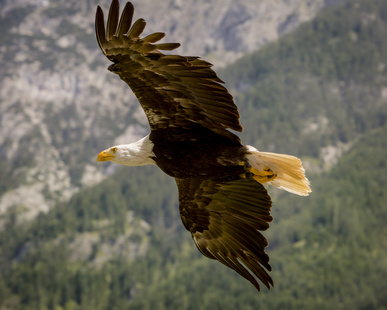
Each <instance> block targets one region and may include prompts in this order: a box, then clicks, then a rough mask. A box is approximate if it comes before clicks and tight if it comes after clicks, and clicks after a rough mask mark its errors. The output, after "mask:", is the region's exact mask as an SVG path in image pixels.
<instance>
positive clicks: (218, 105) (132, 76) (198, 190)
mask: <svg viewBox="0 0 387 310" xmlns="http://www.w3.org/2000/svg"><path fill="white" fill-rule="evenodd" d="M133 12H134V8H133V5H132V4H131V3H130V2H128V3H127V4H126V6H125V8H124V9H123V12H122V15H121V18H119V1H118V0H113V1H112V3H111V6H110V10H109V16H108V20H107V27H106V30H105V24H104V16H103V12H102V9H101V7H100V6H98V8H97V12H96V20H95V31H96V36H97V40H98V44H99V47H100V48H101V50H102V52H103V53H104V55H105V56H106V57H107V58H108V59H109V60H110V61H112V62H113V64H112V65H110V66H109V68H108V70H109V71H111V72H113V73H115V74H118V76H119V77H120V78H121V79H122V80H123V81H125V82H126V83H127V84H128V85H129V87H130V88H131V89H132V91H133V92H134V94H135V95H136V96H137V98H138V100H139V102H140V104H141V106H142V108H143V109H144V111H145V114H146V116H147V118H148V121H149V125H150V133H149V134H148V135H147V136H146V137H144V138H142V139H141V140H139V141H137V142H134V143H131V144H125V145H116V146H113V147H110V148H108V149H106V150H104V151H102V152H101V153H100V154H99V155H98V159H97V160H98V162H102V161H112V162H115V163H118V164H121V165H126V166H142V165H157V166H158V167H160V169H161V170H162V171H164V172H165V173H166V174H168V175H170V176H171V177H173V178H175V181H176V183H177V187H178V190H179V210H180V216H181V220H182V222H183V224H184V227H185V228H186V229H187V230H188V231H189V232H190V233H191V234H192V238H193V240H194V242H195V244H196V246H197V248H198V249H199V251H200V252H201V253H202V254H203V255H204V256H206V257H208V258H211V259H217V260H218V261H220V262H221V263H223V264H224V265H226V266H228V267H230V268H232V269H234V270H235V271H236V272H238V273H239V274H240V275H241V276H243V277H245V278H246V279H247V280H249V281H250V282H251V283H252V284H253V285H254V286H255V287H256V288H257V289H258V290H260V286H259V284H258V282H257V280H256V278H258V279H259V280H261V281H262V283H263V284H264V285H265V286H266V287H267V288H269V289H270V285H273V280H272V279H271V277H270V276H269V275H268V273H267V272H266V270H268V271H270V270H271V267H270V265H269V257H268V255H267V254H266V252H265V248H266V247H267V245H268V242H267V240H266V238H265V237H264V236H263V235H262V234H261V233H260V231H264V230H266V229H267V228H268V227H269V224H268V223H269V222H270V221H271V220H272V217H271V215H270V209H271V206H272V202H271V199H270V196H269V195H268V193H267V191H266V189H265V187H264V186H263V185H262V184H265V183H266V184H271V185H273V186H276V187H278V188H281V189H284V190H287V191H289V192H291V193H294V194H297V195H301V196H307V195H308V194H309V193H310V192H311V190H310V187H309V181H308V179H307V178H306V177H305V170H304V169H303V167H302V164H301V161H300V160H299V159H298V158H296V157H294V156H290V155H283V154H275V153H265V152H259V151H258V150H257V149H256V148H254V147H252V146H250V145H246V146H243V145H242V143H241V141H240V139H239V138H238V137H237V136H236V135H235V134H234V133H232V132H231V131H229V130H228V129H232V130H235V131H240V132H241V131H242V130H243V128H242V126H241V124H240V123H239V112H238V109H237V107H236V105H235V103H234V100H233V97H232V96H231V95H230V93H229V92H228V91H227V89H226V88H225V87H224V86H223V85H222V83H223V82H222V80H220V79H219V78H218V76H217V75H216V73H215V72H214V71H213V70H212V69H211V66H212V65H211V64H210V63H208V62H206V61H204V60H202V59H200V58H199V57H191V56H180V55H170V54H167V55H166V54H163V53H162V52H160V51H161V50H168V51H170V50H173V49H175V48H177V47H179V46H180V44H178V43H161V44H160V43H156V42H158V41H159V40H160V39H162V38H163V37H164V35H165V34H164V33H161V32H156V33H152V34H150V35H148V36H146V37H140V35H141V33H142V32H143V30H144V28H145V20H144V19H142V18H140V19H138V20H137V21H136V22H135V23H134V24H133V25H132V18H133ZM265 269H266V270H265Z"/></svg>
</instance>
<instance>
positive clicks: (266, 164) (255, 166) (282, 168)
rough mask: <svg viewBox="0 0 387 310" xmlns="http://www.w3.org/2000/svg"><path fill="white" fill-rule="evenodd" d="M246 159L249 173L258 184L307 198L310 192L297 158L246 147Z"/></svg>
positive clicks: (303, 170)
mask: <svg viewBox="0 0 387 310" xmlns="http://www.w3.org/2000/svg"><path fill="white" fill-rule="evenodd" d="M247 147H248V149H249V154H247V156H246V157H247V159H248V160H249V162H250V164H251V172H252V173H253V174H254V179H256V180H257V181H258V182H259V183H268V184H270V185H273V186H275V187H278V188H280V189H284V190H286V191H288V192H291V193H293V194H297V195H300V196H308V195H309V193H310V192H312V190H311V189H310V186H309V184H310V182H309V180H308V179H307V178H306V176H305V169H304V168H303V167H302V163H301V160H300V159H299V158H297V157H294V156H291V155H285V154H276V153H267V152H259V151H258V150H257V149H256V148H254V147H252V146H250V145H249V146H247Z"/></svg>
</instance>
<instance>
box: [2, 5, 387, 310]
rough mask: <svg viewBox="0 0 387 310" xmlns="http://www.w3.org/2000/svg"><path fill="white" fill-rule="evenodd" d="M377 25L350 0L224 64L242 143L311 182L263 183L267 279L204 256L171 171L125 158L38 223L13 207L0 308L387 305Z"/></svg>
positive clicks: (385, 91) (382, 53) (381, 31)
mask: <svg viewBox="0 0 387 310" xmlns="http://www.w3.org/2000/svg"><path fill="white" fill-rule="evenodd" d="M385 29H387V2H386V1H384V0H372V1H370V0H363V1H348V2H347V3H346V4H343V5H339V6H336V7H332V8H330V9H328V10H326V11H325V12H323V13H322V14H320V15H319V16H317V17H316V18H315V19H314V20H313V21H311V22H308V23H305V24H303V25H302V26H301V27H299V28H298V29H297V30H296V31H294V32H292V33H290V34H288V35H286V36H285V37H283V38H281V39H280V40H279V41H278V42H275V43H272V44H268V45H267V46H266V47H265V48H264V49H262V50H260V51H258V52H255V53H252V54H250V55H248V56H246V57H245V58H243V59H241V60H239V61H238V62H236V63H235V64H233V65H231V66H229V67H227V68H226V69H225V70H223V71H222V72H221V74H220V76H221V78H222V79H224V80H226V81H227V87H228V88H229V89H230V90H231V91H232V92H233V94H234V95H235V99H236V101H237V103H238V106H239V107H240V111H241V116H242V124H243V125H244V127H245V132H244V133H243V134H242V138H243V140H244V142H246V143H249V144H253V145H255V146H256V147H257V148H259V149H260V150H268V151H276V152H284V153H290V154H294V155H297V156H301V157H303V160H304V162H305V165H306V167H307V169H308V177H309V178H310V179H311V181H312V189H313V193H312V194H311V195H310V196H309V197H307V198H305V197H297V196H294V195H291V194H288V193H284V192H280V191H278V190H270V191H271V194H272V197H273V201H274V207H273V211H272V213H273V216H274V221H273V222H272V223H271V227H270V229H269V230H268V231H267V232H266V234H265V235H266V236H267V237H268V239H269V243H270V245H269V248H268V252H269V255H270V259H271V260H270V262H271V265H272V267H273V271H272V273H271V275H272V277H273V279H274V282H275V285H274V288H273V289H272V290H270V291H268V290H266V289H263V290H262V291H261V292H260V293H257V292H256V290H255V289H254V287H253V286H251V284H250V283H249V282H248V281H246V280H244V279H243V278H241V277H240V276H238V275H237V274H235V272H233V271H232V270H229V269H227V268H226V267H224V266H222V265H221V264H219V263H218V262H215V261H210V260H208V259H205V258H203V257H202V256H201V254H200V253H199V252H198V251H197V249H196V248H195V246H194V244H193V242H192V240H191V237H190V236H189V233H188V232H186V231H185V230H184V228H183V225H182V224H181V221H180V218H179V214H178V204H177V190H176V185H175V184H174V182H173V180H171V179H170V178H168V177H167V176H165V175H164V174H163V173H161V172H160V171H159V170H158V169H157V168H156V167H138V168H128V167H122V168H120V169H119V170H118V171H117V172H116V173H114V174H113V175H112V176H110V177H109V178H108V179H106V180H104V181H103V182H102V183H100V184H98V185H96V186H93V187H90V188H87V189H85V190H83V191H81V192H79V193H78V194H76V195H74V196H73V197H72V199H71V200H70V201H69V202H68V203H61V204H59V205H57V206H56V207H55V208H53V209H52V210H51V211H50V212H48V213H47V214H41V215H40V216H39V217H38V218H37V219H36V221H31V222H27V223H25V224H23V225H20V224H18V223H17V212H18V210H17V209H13V210H14V211H13V212H14V213H12V214H10V216H9V217H8V218H7V221H6V222H5V224H4V225H5V230H4V231H5V232H6V233H2V234H0V253H1V254H0V266H1V267H0V268H1V269H0V272H1V277H0V309H55V310H70V309H93V310H94V309H95V310H98V309H359V310H360V309H361V310H363V309H364V310H365V309H387V295H386V293H385V292H386V291H387V260H386V257H387V227H386V225H385V223H386V220H387V191H386V188H387V158H386V154H387V124H386V119H387V118H386V116H387V37H386V31H385ZM0 171H1V170H0ZM0 173H1V172H0Z"/></svg>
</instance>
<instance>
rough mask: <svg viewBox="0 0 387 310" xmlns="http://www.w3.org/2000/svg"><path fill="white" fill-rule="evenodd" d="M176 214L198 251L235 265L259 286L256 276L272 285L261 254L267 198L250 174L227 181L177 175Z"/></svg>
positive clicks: (265, 258) (267, 218) (268, 206)
mask: <svg viewBox="0 0 387 310" xmlns="http://www.w3.org/2000/svg"><path fill="white" fill-rule="evenodd" d="M176 182H177V185H178V188H179V201H180V216H181V219H182V221H183V224H184V226H185V228H186V229H187V230H189V231H190V232H191V234H192V238H193V240H194V241H195V243H196V246H197V247H198V249H199V250H200V252H201V253H202V254H203V255H205V256H207V257H209V258H212V259H217V260H218V261H220V262H221V263H223V264H224V265H226V266H228V267H230V268H232V269H234V270H235V271H236V272H238V273H239V274H240V275H241V276H243V277H245V278H246V279H247V280H249V281H250V282H251V283H252V284H253V285H254V286H255V287H256V288H257V289H258V290H260V287H259V284H258V282H257V281H256V279H255V278H254V276H253V275H255V276H256V277H257V278H259V279H260V280H261V281H262V283H263V284H264V285H266V286H267V287H268V288H270V285H273V280H272V279H271V277H270V276H269V275H268V274H267V272H266V271H265V269H264V268H266V269H267V270H269V271H270V270H271V267H270V265H269V257H268V255H267V254H266V253H265V247H266V246H267V245H268V243H267V240H266V238H265V237H264V236H263V235H262V234H261V233H260V232H259V231H262V230H266V229H267V228H268V227H269V224H268V223H269V222H270V221H271V220H272V217H271V216H270V209H271V204H272V203H271V199H270V197H269V195H268V194H267V191H266V189H265V188H264V187H263V186H262V185H261V184H260V183H258V182H256V181H255V180H254V179H249V178H245V179H237V180H231V181H215V180H199V179H194V180H192V179H186V180H180V179H176Z"/></svg>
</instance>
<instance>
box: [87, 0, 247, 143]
mask: <svg viewBox="0 0 387 310" xmlns="http://www.w3.org/2000/svg"><path fill="white" fill-rule="evenodd" d="M133 10H134V9H133V5H132V4H131V3H130V2H128V3H127V4H126V6H125V8H124V10H123V12H122V14H121V18H119V3H118V0H113V1H112V4H111V7H110V11H109V16H108V21H107V28H106V30H105V24H104V17H103V12H102V9H101V8H100V7H99V6H98V9H97V14H96V21H95V27H96V28H95V29H96V35H97V40H98V44H99V46H100V48H101V50H102V52H103V53H104V54H105V56H106V57H107V58H108V59H110V60H111V61H112V62H113V63H114V64H113V65H111V66H110V67H109V69H110V70H111V71H112V72H114V73H116V74H118V75H119V76H120V78H121V79H122V80H124V81H125V82H126V83H127V84H128V85H129V86H130V88H131V89H132V90H133V92H134V93H135V95H136V97H137V98H138V100H139V102H140V104H141V106H142V107H143V109H144V111H145V114H146V115H147V118H148V121H149V124H150V127H151V129H152V130H158V129H166V128H170V127H174V128H186V129H190V128H197V127H198V126H203V127H205V128H207V129H210V130H212V131H214V132H216V133H219V134H223V135H225V136H228V137H231V138H232V139H235V140H238V138H237V137H236V136H231V134H230V133H229V132H228V131H227V130H226V129H227V128H230V129H233V130H237V131H242V130H243V129H242V126H241V124H240V123H239V112H238V109H237V107H236V105H235V103H234V100H233V97H232V96H231V95H230V93H229V92H228V91H227V89H226V88H225V87H224V86H223V85H221V83H222V81H221V80H220V79H219V78H218V76H217V75H216V73H215V72H214V71H213V70H212V69H211V66H212V65H211V64H210V63H208V62H206V61H204V60H201V59H199V57H190V56H180V55H165V54H163V53H161V52H160V50H173V49H175V48H176V47H178V46H179V45H180V44H178V43H164V44H159V43H156V42H157V41H159V40H160V39H161V38H163V37H164V33H161V32H156V33H153V34H150V35H148V36H146V37H143V38H141V37H140V35H141V33H142V32H143V30H144V27H145V21H144V20H143V19H141V18H140V19H138V20H137V21H136V22H135V23H134V24H133V25H132V17H133Z"/></svg>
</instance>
